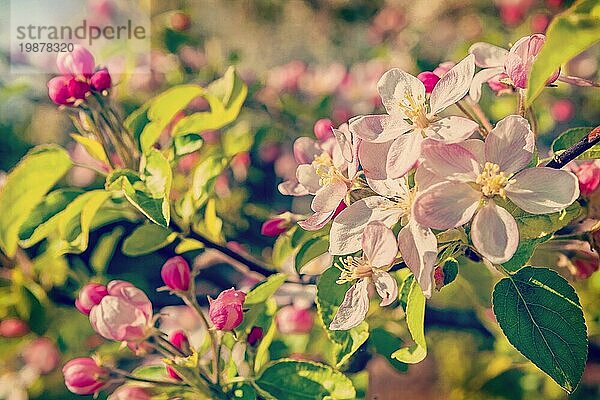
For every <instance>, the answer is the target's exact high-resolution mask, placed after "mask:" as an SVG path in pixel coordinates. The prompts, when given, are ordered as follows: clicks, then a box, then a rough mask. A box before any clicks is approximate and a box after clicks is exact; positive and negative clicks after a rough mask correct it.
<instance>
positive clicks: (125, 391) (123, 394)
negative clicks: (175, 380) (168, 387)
mask: <svg viewBox="0 0 600 400" xmlns="http://www.w3.org/2000/svg"><path fill="white" fill-rule="evenodd" d="M150 399H152V396H151V395H150V393H149V392H148V390H147V389H144V388H141V387H136V386H121V387H119V388H117V390H115V391H114V392H113V393H112V394H111V395H110V396H109V397H108V400H150Z"/></svg>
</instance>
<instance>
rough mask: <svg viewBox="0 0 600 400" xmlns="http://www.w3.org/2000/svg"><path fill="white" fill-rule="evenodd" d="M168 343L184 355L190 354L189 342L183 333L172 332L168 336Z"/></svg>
mask: <svg viewBox="0 0 600 400" xmlns="http://www.w3.org/2000/svg"><path fill="white" fill-rule="evenodd" d="M169 342H171V344H172V345H173V346H175V347H177V348H178V349H179V350H181V351H183V352H184V353H190V341H189V339H188V337H187V335H186V334H185V332H184V331H182V330H178V331H174V332H172V333H171V334H170V335H169Z"/></svg>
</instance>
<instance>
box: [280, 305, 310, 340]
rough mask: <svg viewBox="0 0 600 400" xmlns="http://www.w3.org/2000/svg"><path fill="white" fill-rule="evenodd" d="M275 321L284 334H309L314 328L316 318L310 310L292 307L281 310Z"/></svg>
mask: <svg viewBox="0 0 600 400" xmlns="http://www.w3.org/2000/svg"><path fill="white" fill-rule="evenodd" d="M275 321H276V322H277V328H279V331H280V332H281V333H283V334H290V333H308V332H310V330H311V329H312V327H313V323H314V318H313V315H312V313H311V312H310V310H308V309H306V308H300V307H296V306H293V305H291V306H285V307H283V308H282V309H281V310H279V312H278V313H277V317H276V318H275Z"/></svg>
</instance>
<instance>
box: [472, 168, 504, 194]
mask: <svg viewBox="0 0 600 400" xmlns="http://www.w3.org/2000/svg"><path fill="white" fill-rule="evenodd" d="M510 176H511V175H508V174H506V173H505V172H502V171H500V166H499V165H498V164H494V163H491V162H486V163H485V165H484V167H483V171H482V172H481V173H480V174H479V175H478V176H477V179H476V180H475V183H477V184H478V185H480V188H479V190H481V193H483V195H484V196H486V197H494V196H496V195H499V196H501V197H502V198H506V189H505V187H506V185H508V183H509V182H510Z"/></svg>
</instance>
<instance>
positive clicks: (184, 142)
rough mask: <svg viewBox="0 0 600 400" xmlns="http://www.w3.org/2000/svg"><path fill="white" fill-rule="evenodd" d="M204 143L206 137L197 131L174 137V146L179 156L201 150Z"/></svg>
mask: <svg viewBox="0 0 600 400" xmlns="http://www.w3.org/2000/svg"><path fill="white" fill-rule="evenodd" d="M202 144H204V139H202V136H200V135H198V134H197V133H189V134H187V135H180V136H175V137H174V138H173V147H174V148H175V155H176V156H178V157H181V156H184V155H186V154H190V153H193V152H195V151H198V150H200V148H201V147H202Z"/></svg>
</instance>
